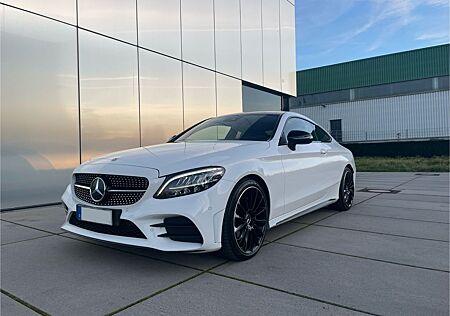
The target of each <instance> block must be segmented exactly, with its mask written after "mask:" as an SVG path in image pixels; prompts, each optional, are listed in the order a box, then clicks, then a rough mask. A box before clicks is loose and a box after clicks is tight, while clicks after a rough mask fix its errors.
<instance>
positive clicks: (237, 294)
mask: <svg viewBox="0 0 450 316" xmlns="http://www.w3.org/2000/svg"><path fill="white" fill-rule="evenodd" d="M156 314H158V315H255V316H259V315H268V314H271V315H289V316H290V315H358V314H360V313H357V312H354V311H351V310H347V309H344V308H340V307H337V306H333V305H329V304H324V303H320V302H317V301H314V300H309V299H305V298H302V297H298V296H294V295H289V294H286V293H282V292H279V291H274V290H271V289H268V288H264V287H260V286H255V285H252V284H249V283H244V282H240V281H236V280H233V279H229V278H224V277H221V276H216V275H211V274H206V275H202V276H200V277H197V278H195V279H193V280H190V281H188V282H186V283H183V284H181V285H180V286H177V287H174V288H172V289H170V290H168V291H167V292H164V293H162V294H160V295H158V296H155V297H153V298H151V299H148V300H146V301H144V302H142V303H140V304H138V305H135V306H132V307H131V308H129V309H127V310H124V311H123V312H121V313H119V315H156Z"/></svg>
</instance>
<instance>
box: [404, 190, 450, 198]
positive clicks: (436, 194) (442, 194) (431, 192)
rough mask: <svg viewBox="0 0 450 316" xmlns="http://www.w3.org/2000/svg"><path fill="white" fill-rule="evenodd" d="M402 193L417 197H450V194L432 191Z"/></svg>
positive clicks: (407, 191) (405, 191) (406, 191)
mask: <svg viewBox="0 0 450 316" xmlns="http://www.w3.org/2000/svg"><path fill="white" fill-rule="evenodd" d="M400 193H401V194H415V195H430V196H443V197H449V196H450V192H436V191H431V190H412V189H402V192H400ZM400 193H399V194H400Z"/></svg>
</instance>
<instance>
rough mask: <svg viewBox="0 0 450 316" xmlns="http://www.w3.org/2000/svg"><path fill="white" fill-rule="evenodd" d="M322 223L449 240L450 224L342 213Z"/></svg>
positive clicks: (339, 226)
mask: <svg viewBox="0 0 450 316" xmlns="http://www.w3.org/2000/svg"><path fill="white" fill-rule="evenodd" d="M319 224H320V225H325V226H331V227H336V228H346V229H354V230H362V231H368V232H375V233H382V234H383V233H384V234H393V235H401V236H406V237H414V238H425V239H434V240H441V241H448V240H449V236H448V233H449V224H441V223H428V222H419V221H408V220H402V219H393V218H383V217H375V216H364V215H358V214H351V213H340V214H338V215H335V216H331V217H329V218H327V219H324V220H323V221H321V222H320V223H319Z"/></svg>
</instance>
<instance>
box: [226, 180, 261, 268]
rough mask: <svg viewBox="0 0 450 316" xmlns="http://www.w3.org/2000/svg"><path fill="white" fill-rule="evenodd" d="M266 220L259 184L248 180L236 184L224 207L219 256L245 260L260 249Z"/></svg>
mask: <svg viewBox="0 0 450 316" xmlns="http://www.w3.org/2000/svg"><path fill="white" fill-rule="evenodd" d="M268 221H269V201H268V198H267V196H266V193H265V192H264V189H263V188H262V187H261V185H260V184H259V183H258V182H256V181H254V180H251V179H247V180H244V181H242V182H240V183H238V184H237V186H236V187H235V188H234V190H233V192H232V193H231V196H230V199H229V201H228V203H227V207H226V209H225V214H224V219H223V227H222V249H221V250H220V253H221V255H222V256H224V257H226V258H228V259H231V260H247V259H249V258H251V257H253V256H254V255H255V254H256V253H257V252H258V251H259V249H260V248H261V246H262V244H263V242H264V238H265V236H266V232H267V230H268Z"/></svg>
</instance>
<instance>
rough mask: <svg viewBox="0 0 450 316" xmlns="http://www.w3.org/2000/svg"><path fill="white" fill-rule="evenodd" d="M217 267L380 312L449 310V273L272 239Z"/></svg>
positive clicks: (445, 312)
mask: <svg viewBox="0 0 450 316" xmlns="http://www.w3.org/2000/svg"><path fill="white" fill-rule="evenodd" d="M215 271H217V272H218V273H221V274H225V275H228V276H231V277H235V278H239V279H244V280H248V281H251V282H254V283H257V284H263V285H266V286H270V287H274V288H278V289H283V290H285V291H290V292H293V293H297V294H301V295H307V296H309V297H313V298H317V299H321V300H324V301H326V302H335V303H339V304H341V305H344V306H352V307H354V308H356V309H358V310H363V311H367V312H371V313H376V314H389V315H448V312H449V296H448V295H449V288H448V286H449V284H448V273H447V272H439V271H432V270H425V269H418V268H412V267H405V266H400V265H396V264H390V263H384V262H378V261H373V260H367V259H359V258H353V257H348V256H342V255H337V254H330V253H324V252H320V251H315V250H308V249H301V248H297V247H294V246H288V245H281V244H276V243H271V244H269V245H267V246H265V247H263V248H262V249H261V252H260V253H259V254H258V256H256V257H254V258H253V259H251V260H248V261H245V262H240V263H231V262H230V263H227V264H225V265H223V266H221V267H219V268H217V269H215Z"/></svg>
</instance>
